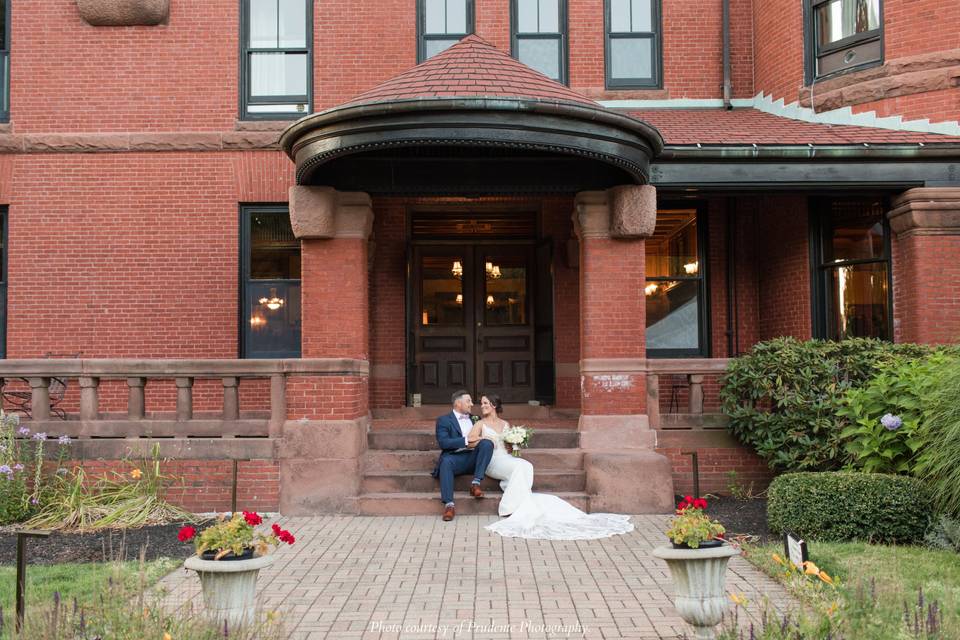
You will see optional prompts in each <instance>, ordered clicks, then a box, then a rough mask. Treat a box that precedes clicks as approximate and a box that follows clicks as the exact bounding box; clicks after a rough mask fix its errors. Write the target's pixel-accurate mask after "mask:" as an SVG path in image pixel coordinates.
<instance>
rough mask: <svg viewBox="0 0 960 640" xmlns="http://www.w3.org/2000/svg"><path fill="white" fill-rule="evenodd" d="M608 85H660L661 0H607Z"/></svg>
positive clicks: (632, 86) (624, 86) (629, 86)
mask: <svg viewBox="0 0 960 640" xmlns="http://www.w3.org/2000/svg"><path fill="white" fill-rule="evenodd" d="M605 19H606V31H607V42H606V55H607V86H608V87H611V88H626V89H628V88H635V87H656V86H659V84H660V0H606V1H605Z"/></svg>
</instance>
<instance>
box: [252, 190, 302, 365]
mask: <svg viewBox="0 0 960 640" xmlns="http://www.w3.org/2000/svg"><path fill="white" fill-rule="evenodd" d="M241 223H242V225H241V242H240V248H241V271H242V275H241V283H240V284H241V286H240V288H241V295H240V300H241V305H242V307H241V312H240V316H241V324H242V326H241V328H240V335H241V336H242V338H241V345H240V351H241V356H242V357H244V358H299V357H300V241H299V240H297V239H296V238H295V237H294V235H293V229H291V227H290V214H289V210H288V209H287V208H286V207H243V208H242V209H241Z"/></svg>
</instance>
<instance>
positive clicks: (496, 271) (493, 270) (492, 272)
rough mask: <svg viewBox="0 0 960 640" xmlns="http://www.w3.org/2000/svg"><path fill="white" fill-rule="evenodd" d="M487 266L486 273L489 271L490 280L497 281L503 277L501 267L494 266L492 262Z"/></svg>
mask: <svg viewBox="0 0 960 640" xmlns="http://www.w3.org/2000/svg"><path fill="white" fill-rule="evenodd" d="M485 266H486V271H487V277H488V278H493V279H494V280H496V279H497V278H499V277H500V276H501V275H502V274H501V273H500V267H499V265H495V264H493V263H492V262H488V263H487V264H486V265H485Z"/></svg>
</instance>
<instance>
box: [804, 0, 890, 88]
mask: <svg viewBox="0 0 960 640" xmlns="http://www.w3.org/2000/svg"><path fill="white" fill-rule="evenodd" d="M809 2H810V4H809V6H808V10H807V15H808V25H807V43H808V50H809V52H810V54H809V62H808V67H809V68H808V74H807V75H808V78H807V79H808V81H809V80H810V79H811V77H817V78H819V77H822V76H827V75H830V74H833V73H838V72H840V71H846V70H848V69H855V68H858V67H863V66H865V65H870V64H876V63H878V62H880V61H881V60H882V59H883V44H882V36H883V29H882V27H883V13H882V7H881V4H880V0H809Z"/></svg>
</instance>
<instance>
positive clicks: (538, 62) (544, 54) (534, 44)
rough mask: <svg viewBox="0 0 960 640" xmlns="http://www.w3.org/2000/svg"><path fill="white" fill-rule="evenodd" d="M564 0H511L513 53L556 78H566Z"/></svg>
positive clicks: (562, 80)
mask: <svg viewBox="0 0 960 640" xmlns="http://www.w3.org/2000/svg"><path fill="white" fill-rule="evenodd" d="M566 5H567V3H566V0H513V1H512V2H511V6H510V11H511V19H510V27H511V29H510V31H511V38H512V41H511V47H512V48H513V57H515V58H516V59H517V60H519V61H520V62H522V63H523V64H525V65H527V66H528V67H532V68H534V69H536V70H537V71H539V72H540V73H542V74H543V75H545V76H547V77H548V78H553V79H554V80H557V81H558V82H566V80H567V35H566V31H567V16H566V8H567V7H566Z"/></svg>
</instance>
